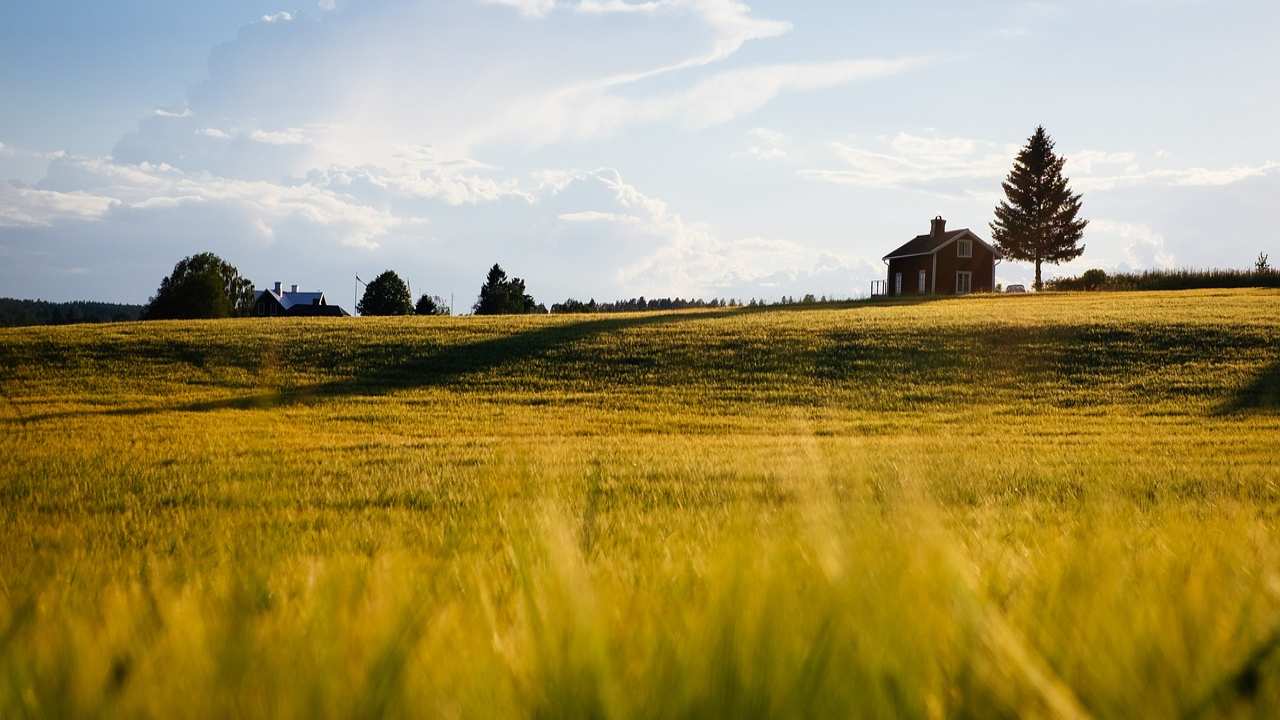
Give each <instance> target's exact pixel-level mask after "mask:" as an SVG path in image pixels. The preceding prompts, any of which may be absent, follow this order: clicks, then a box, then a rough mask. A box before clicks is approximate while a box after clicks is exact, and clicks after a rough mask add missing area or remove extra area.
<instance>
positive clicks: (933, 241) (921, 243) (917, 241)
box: [884, 228, 970, 260]
mask: <svg viewBox="0 0 1280 720" xmlns="http://www.w3.org/2000/svg"><path fill="white" fill-rule="evenodd" d="M967 234H970V232H969V229H968V228H960V229H959V230H948V231H946V232H944V233H942V234H941V235H932V234H930V235H917V236H915V237H914V238H912V240H911V242H909V243H907V244H905V245H903V246H902V247H900V248H898V249H897V250H894V251H893V252H891V253H889V254H888V255H885V256H884V259H885V260H888V259H889V258H896V257H906V256H908V255H928V254H929V253H932V252H933V251H934V250H937V249H938V248H940V247H942V246H943V245H946V244H947V243H949V242H951V241H952V240H955V239H956V238H958V237H960V236H961V235H967Z"/></svg>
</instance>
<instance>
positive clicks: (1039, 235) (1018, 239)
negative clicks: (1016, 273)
mask: <svg viewBox="0 0 1280 720" xmlns="http://www.w3.org/2000/svg"><path fill="white" fill-rule="evenodd" d="M1053 148H1054V143H1053V138H1051V137H1049V133H1047V132H1046V131H1045V129H1044V127H1043V126H1041V127H1037V128H1036V132H1035V134H1034V135H1032V136H1031V138H1030V139H1029V140H1028V141H1027V145H1026V147H1024V148H1022V150H1021V151H1019V152H1018V157H1017V159H1016V160H1014V163H1013V170H1012V171H1010V173H1009V177H1008V178H1007V179H1006V180H1005V182H1004V183H1003V187H1004V194H1005V198H1006V199H1005V200H1002V201H1001V202H1000V204H999V205H997V206H996V219H995V222H993V223H991V238H992V240H994V241H995V244H996V247H997V248H998V249H999V250H1000V252H1001V253H1002V254H1003V255H1004V256H1005V257H1007V258H1010V259H1012V260H1022V261H1025V262H1033V263H1035V265H1036V284H1035V288H1036V290H1040V289H1041V287H1042V282H1041V277H1040V265H1041V264H1042V263H1052V264H1055V265H1056V264H1058V263H1061V262H1068V261H1071V260H1074V259H1076V258H1078V257H1080V255H1081V253H1083V252H1084V245H1081V244H1080V240H1081V238H1082V237H1083V236H1084V229H1085V227H1086V226H1087V225H1088V224H1089V221H1088V220H1084V219H1081V218H1080V217H1079V215H1080V199H1081V196H1080V195H1077V194H1074V193H1072V192H1071V188H1070V187H1069V186H1068V180H1067V178H1066V176H1064V175H1063V174H1062V168H1063V166H1064V165H1065V164H1066V158H1063V157H1058V156H1057V155H1056V154H1055V153H1054V152H1053Z"/></svg>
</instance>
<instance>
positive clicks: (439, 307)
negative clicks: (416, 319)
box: [413, 295, 451, 315]
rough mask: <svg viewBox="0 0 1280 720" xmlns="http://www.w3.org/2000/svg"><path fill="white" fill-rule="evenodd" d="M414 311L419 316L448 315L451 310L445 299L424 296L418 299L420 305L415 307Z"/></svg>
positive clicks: (436, 296) (435, 296)
mask: <svg viewBox="0 0 1280 720" xmlns="http://www.w3.org/2000/svg"><path fill="white" fill-rule="evenodd" d="M413 311H414V312H415V313H417V314H419V315H448V314H450V312H451V309H450V308H449V306H448V305H447V304H446V303H445V301H444V298H442V297H440V296H438V295H423V296H422V297H420V298H418V304H417V305H414V306H413Z"/></svg>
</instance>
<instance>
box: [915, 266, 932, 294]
mask: <svg viewBox="0 0 1280 720" xmlns="http://www.w3.org/2000/svg"><path fill="white" fill-rule="evenodd" d="M928 276H929V272H928V271H927V270H920V271H918V272H917V273H916V278H917V279H916V286H917V287H916V292H918V293H920V294H921V295H924V294H925V293H927V292H929V289H928V288H926V287H925V286H924V282H925V280H926V279H928Z"/></svg>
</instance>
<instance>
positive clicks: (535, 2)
mask: <svg viewBox="0 0 1280 720" xmlns="http://www.w3.org/2000/svg"><path fill="white" fill-rule="evenodd" d="M481 2H482V3H484V4H485V5H503V6H505V7H510V8H515V9H516V10H517V11H519V13H520V14H521V15H525V16H528V17H546V15H547V14H548V13H550V12H551V11H552V10H554V9H555V7H556V0H481Z"/></svg>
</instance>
